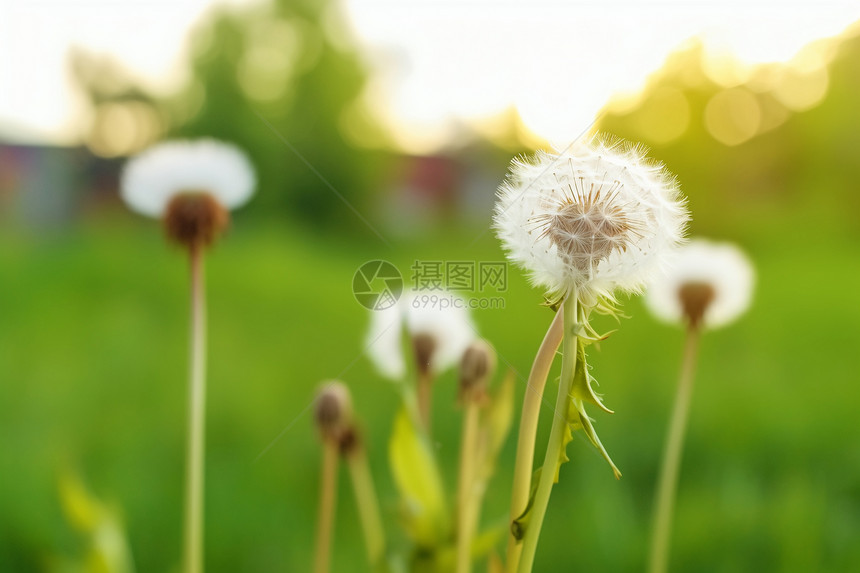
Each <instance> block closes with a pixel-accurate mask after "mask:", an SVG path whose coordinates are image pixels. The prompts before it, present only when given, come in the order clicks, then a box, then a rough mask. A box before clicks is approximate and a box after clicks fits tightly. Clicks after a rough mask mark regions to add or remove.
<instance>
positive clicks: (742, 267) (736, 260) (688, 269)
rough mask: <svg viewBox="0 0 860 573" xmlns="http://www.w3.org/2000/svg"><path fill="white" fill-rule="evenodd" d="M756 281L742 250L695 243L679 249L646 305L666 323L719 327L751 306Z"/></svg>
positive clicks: (727, 244)
mask: <svg viewBox="0 0 860 573" xmlns="http://www.w3.org/2000/svg"><path fill="white" fill-rule="evenodd" d="M754 283H755V271H754V270H753V266H752V264H751V263H750V261H749V259H748V258H747V256H746V255H745V254H744V253H743V252H742V251H741V250H740V249H739V248H737V247H736V246H734V245H732V244H730V243H717V242H712V241H708V240H705V239H695V240H693V241H691V242H690V243H689V244H687V245H685V246H683V247H681V248H679V249H678V250H677V252H676V254H675V258H674V259H673V261H672V265H671V266H670V267H669V269H668V270H667V272H666V274H665V276H662V277H660V278H659V279H657V280H654V282H653V283H652V284H651V285H650V286H649V287H648V291H647V293H646V296H645V303H646V305H647V307H648V309H649V310H650V311H651V313H652V314H654V316H656V317H657V318H659V319H660V320H663V321H665V322H670V323H681V322H687V323H690V324H692V325H699V324H700V323H701V325H703V326H705V327H707V328H718V327H720V326H724V325H726V324H729V323H731V322H732V321H734V320H735V319H737V318H738V317H739V316H740V315H741V314H743V313H744V312H745V311H746V310H747V308H749V305H750V302H751V301H752V292H753V286H754Z"/></svg>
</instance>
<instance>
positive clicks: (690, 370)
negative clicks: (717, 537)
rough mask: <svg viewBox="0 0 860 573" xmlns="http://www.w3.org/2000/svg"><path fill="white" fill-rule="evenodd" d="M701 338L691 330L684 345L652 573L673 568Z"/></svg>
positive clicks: (664, 465)
mask: <svg viewBox="0 0 860 573" xmlns="http://www.w3.org/2000/svg"><path fill="white" fill-rule="evenodd" d="M700 334H701V331H700V329H699V328H698V327H697V326H690V327H689V328H688V330H687V340H686V342H685V344H684V358H683V362H682V365H681V375H680V378H679V380H678V389H677V391H676V393H675V404H674V405H673V406H672V417H671V419H670V422H669V433H668V434H667V436H666V444H665V446H664V448H663V463H662V465H661V467H660V477H659V478H658V480H657V492H656V497H657V501H656V505H655V509H654V522H653V526H652V532H651V557H650V560H649V566H648V571H649V572H650V573H666V571H667V570H668V567H669V537H670V534H671V532H672V514H673V512H674V506H675V495H676V493H677V490H678V474H679V472H680V468H681V451H682V450H683V447H684V434H685V433H686V429H687V419H688V418H689V412H690V400H691V397H692V394H693V375H694V373H695V369H696V357H697V355H698V349H699V337H700Z"/></svg>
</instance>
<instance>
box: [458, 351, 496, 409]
mask: <svg viewBox="0 0 860 573" xmlns="http://www.w3.org/2000/svg"><path fill="white" fill-rule="evenodd" d="M495 369H496V352H495V351H494V350H493V347H492V346H490V345H489V344H488V343H487V342H486V341H484V340H476V341H475V342H473V343H472V344H470V345H469V347H468V348H467V349H466V352H464V353H463V358H462V359H461V360H460V398H461V399H468V398H478V397H480V396H482V395H483V393H484V391H485V390H486V388H487V382H488V381H489V379H490V377H491V376H492V375H493V371H494V370H495Z"/></svg>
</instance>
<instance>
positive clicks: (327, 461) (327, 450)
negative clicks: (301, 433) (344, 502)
mask: <svg viewBox="0 0 860 573" xmlns="http://www.w3.org/2000/svg"><path fill="white" fill-rule="evenodd" d="M339 456H340V453H339V452H338V447H337V443H336V442H334V441H333V440H323V456H322V476H321V478H320V504H319V513H318V514H317V544H316V553H315V556H314V573H328V571H329V560H330V559H331V537H332V525H333V522H334V507H335V503H336V496H337V462H338V457H339Z"/></svg>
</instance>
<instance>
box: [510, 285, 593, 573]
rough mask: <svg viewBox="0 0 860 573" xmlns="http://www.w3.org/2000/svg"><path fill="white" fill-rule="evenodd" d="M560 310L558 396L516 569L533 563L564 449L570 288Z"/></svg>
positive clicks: (572, 335) (573, 331) (573, 303)
mask: <svg viewBox="0 0 860 573" xmlns="http://www.w3.org/2000/svg"><path fill="white" fill-rule="evenodd" d="M562 308H563V310H562V312H563V313H564V338H563V340H562V356H561V378H560V379H559V384H558V397H557V398H556V403H555V415H554V416H553V420H552V430H551V432H550V435H549V442H548V443H547V447H546V456H545V457H544V462H543V466H542V468H541V473H540V480H539V481H538V487H537V491H536V492H535V498H534V504H533V505H532V509H531V511H532V515H531V517H530V519H529V523H528V526H527V527H526V532H525V537H524V538H523V544H522V545H523V549H522V555H521V556H520V562H519V567H518V569H517V571H518V572H519V573H531V570H532V566H533V565H534V559H535V552H536V551H537V543H538V538H539V537H540V531H541V527H542V526H543V520H544V517H545V516H546V510H547V506H548V505H549V496H550V493H552V486H553V482H554V481H555V473H556V469H557V467H558V460H559V457H560V456H561V455H562V454H563V450H564V436H565V429H566V427H567V425H568V423H569V422H568V418H567V410H568V402H569V401H570V398H569V396H570V391H571V387H572V385H573V374H574V369H575V367H576V351H577V335H578V332H579V325H578V322H577V314H578V308H577V300H576V291H571V292H570V293H569V294H568V296H567V298H566V299H565V301H564V305H563V307H562Z"/></svg>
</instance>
